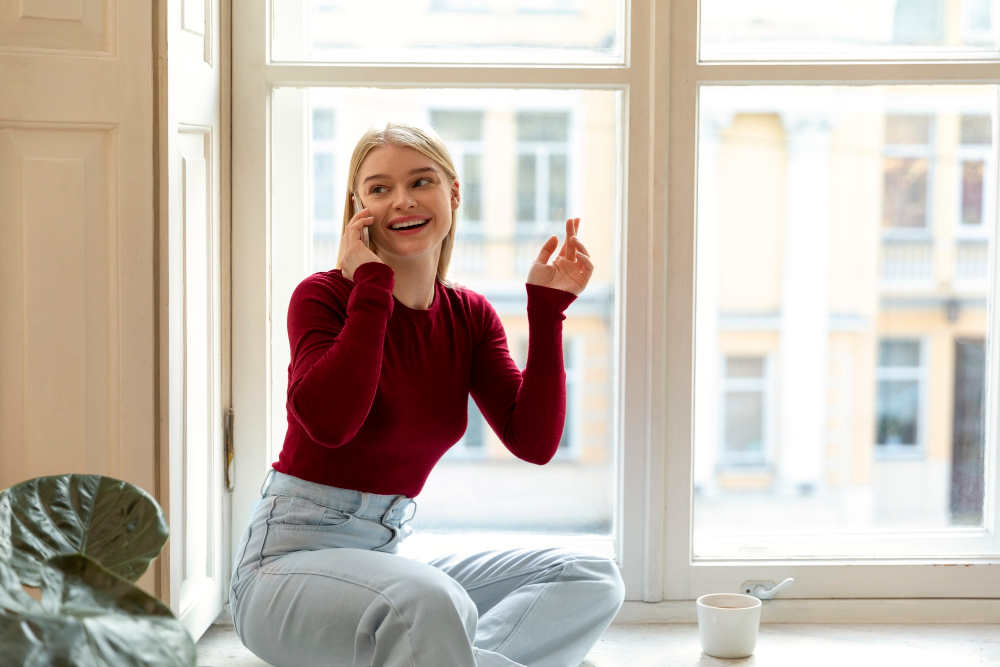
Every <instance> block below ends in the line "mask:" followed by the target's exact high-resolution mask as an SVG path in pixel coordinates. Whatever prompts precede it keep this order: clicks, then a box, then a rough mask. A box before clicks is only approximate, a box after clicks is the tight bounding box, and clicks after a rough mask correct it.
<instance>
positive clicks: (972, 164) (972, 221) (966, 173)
mask: <svg viewBox="0 0 1000 667" xmlns="http://www.w3.org/2000/svg"><path fill="white" fill-rule="evenodd" d="M983 164H984V163H983V161H982V160H966V161H965V162H963V163H962V224H963V225H977V226H978V225H981V224H982V223H983Z"/></svg>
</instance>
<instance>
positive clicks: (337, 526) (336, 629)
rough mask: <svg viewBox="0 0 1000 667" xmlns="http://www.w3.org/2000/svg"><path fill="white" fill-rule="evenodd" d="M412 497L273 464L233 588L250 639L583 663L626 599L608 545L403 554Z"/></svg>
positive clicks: (302, 653) (267, 644)
mask: <svg viewBox="0 0 1000 667" xmlns="http://www.w3.org/2000/svg"><path fill="white" fill-rule="evenodd" d="M411 506H412V507H413V508H414V511H415V505H414V503H413V501H412V500H411V499H409V498H407V497H405V496H384V495H376V494H373V493H363V492H361V491H352V490H348V489H340V488H337V487H333V486H325V485H323V484H316V483H314V482H307V481H305V480H302V479H299V478H297V477H293V476H291V475H285V474H283V473H280V472H277V471H275V470H273V469H272V470H271V471H269V472H268V476H267V478H266V479H265V481H264V485H263V487H262V489H261V497H260V499H259V500H258V501H257V502H256V504H255V505H254V507H253V509H252V510H251V513H250V522H249V523H248V524H247V527H246V529H245V530H244V531H243V537H242V539H241V540H240V545H239V547H238V549H237V550H236V556H235V560H236V562H235V564H234V567H233V579H232V585H231V587H230V592H229V601H230V605H231V607H232V611H233V620H234V622H235V624H236V631H237V633H239V636H240V639H241V640H242V641H243V644H244V646H246V647H247V648H248V649H250V650H251V651H252V652H253V653H254V654H256V655H257V656H258V657H260V658H261V659H263V660H266V661H267V662H269V663H271V664H273V665H277V666H279V667H283V666H284V665H289V666H291V665H294V666H296V667H299V666H305V665H351V666H353V667H361V666H362V665H364V666H368V665H371V666H372V667H404V666H405V667H521V666H525V667H557V666H558V667H576V666H577V665H579V663H580V661H581V660H583V659H584V658H585V657H586V655H587V653H588V652H589V651H590V649H591V648H592V647H593V645H594V644H595V643H596V642H597V640H598V638H600V636H601V634H602V633H603V632H604V630H605V629H606V628H607V627H608V625H609V624H610V623H611V620H612V619H613V618H614V617H615V614H617V613H618V609H619V608H620V607H621V604H622V599H623V597H624V584H623V583H622V579H621V575H620V574H619V572H618V567H617V566H616V565H615V563H614V562H613V561H611V560H609V559H607V558H605V557H603V556H599V555H593V554H588V553H584V552H575V551H569V550H566V549H508V550H502V551H488V552H478V553H476V552H469V553H466V554H450V555H445V556H440V557H436V558H431V559H427V560H418V559H413V558H407V557H405V556H402V555H398V553H397V551H398V545H399V542H400V541H402V540H403V538H405V537H406V535H408V534H409V533H410V528H409V527H408V526H406V525H405V524H406V522H407V521H408V520H409V518H412V514H413V512H412V511H410V509H411ZM408 515H409V516H408Z"/></svg>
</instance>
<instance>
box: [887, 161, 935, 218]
mask: <svg viewBox="0 0 1000 667" xmlns="http://www.w3.org/2000/svg"><path fill="white" fill-rule="evenodd" d="M927 163H928V161H927V159H926V158H900V157H887V158H885V167H884V174H885V176H884V183H885V187H884V195H883V206H882V225H883V226H884V227H904V228H906V227H909V228H915V227H924V226H925V225H926V223H927Z"/></svg>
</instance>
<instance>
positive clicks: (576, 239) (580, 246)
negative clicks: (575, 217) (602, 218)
mask: <svg viewBox="0 0 1000 667" xmlns="http://www.w3.org/2000/svg"><path fill="white" fill-rule="evenodd" d="M573 244H574V245H575V246H576V251H577V253H581V252H582V253H584V254H586V255H588V256H589V255H590V251H589V250H587V246H585V245H583V241H581V240H580V237H578V236H574V237H573Z"/></svg>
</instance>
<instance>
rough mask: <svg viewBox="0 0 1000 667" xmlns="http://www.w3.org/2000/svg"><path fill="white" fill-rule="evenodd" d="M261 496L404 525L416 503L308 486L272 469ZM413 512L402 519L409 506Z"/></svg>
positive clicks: (338, 489)
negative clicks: (285, 498) (298, 500)
mask: <svg viewBox="0 0 1000 667" xmlns="http://www.w3.org/2000/svg"><path fill="white" fill-rule="evenodd" d="M260 492H261V495H263V494H266V493H269V494H273V495H279V496H295V497H297V498H302V499H304V500H308V501H310V502H313V503H316V504H317V505H322V506H324V507H329V508H331V509H335V510H340V511H342V512H345V513H347V514H352V515H354V516H356V517H363V518H369V519H379V520H381V521H386V522H393V523H396V522H398V523H399V524H403V523H406V522H407V521H409V520H410V519H412V518H413V514H415V513H416V508H417V503H416V502H415V501H414V500H413V499H412V498H407V497H406V496H403V495H392V496H386V495H381V494H378V493H368V492H367V491H355V490H354V489H341V488H339V487H336V486H327V485H326V484H318V483H316V482H310V481H307V480H304V479H301V478H299V477H295V476H293V475H286V474H285V473H283V472H278V471H277V470H275V469H274V468H271V469H270V470H268V471H267V476H266V477H265V478H264V483H263V484H262V485H261V489H260ZM411 505H412V506H413V511H412V512H411V513H410V515H409V516H408V517H407V518H406V519H403V516H404V515H405V514H406V512H407V510H408V509H409V508H410V506H411Z"/></svg>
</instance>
